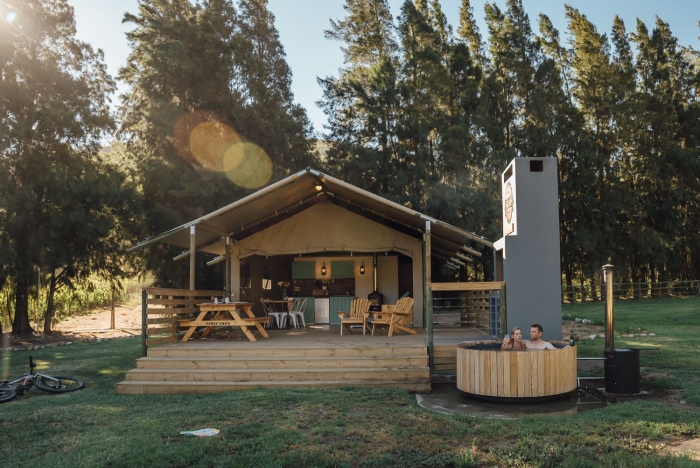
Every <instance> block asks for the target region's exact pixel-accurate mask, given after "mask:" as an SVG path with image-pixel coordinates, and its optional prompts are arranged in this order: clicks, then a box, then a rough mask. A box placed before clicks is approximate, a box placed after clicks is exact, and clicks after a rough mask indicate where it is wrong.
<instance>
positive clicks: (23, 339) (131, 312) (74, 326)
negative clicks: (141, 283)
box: [0, 305, 141, 348]
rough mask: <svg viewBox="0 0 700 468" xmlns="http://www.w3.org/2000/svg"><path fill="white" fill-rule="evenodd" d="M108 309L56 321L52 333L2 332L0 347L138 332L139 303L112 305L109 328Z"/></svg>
mask: <svg viewBox="0 0 700 468" xmlns="http://www.w3.org/2000/svg"><path fill="white" fill-rule="evenodd" d="M111 315H112V311H111V309H97V310H95V311H93V312H92V313H91V314H89V315H76V316H73V317H70V318H68V319H66V320H64V321H62V322H60V323H59V324H58V325H56V327H55V331H54V332H53V333H49V334H44V333H34V334H23V335H12V334H10V333H3V334H2V337H1V338H0V348H17V347H24V348H26V347H28V346H40V345H50V344H58V343H66V342H69V341H71V342H75V341H96V340H98V339H111V338H124V337H129V336H139V335H141V306H140V305H136V306H133V307H116V308H115V309H114V325H115V326H114V329H111V328H110V324H111Z"/></svg>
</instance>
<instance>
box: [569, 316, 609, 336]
mask: <svg viewBox="0 0 700 468" xmlns="http://www.w3.org/2000/svg"><path fill="white" fill-rule="evenodd" d="M561 328H562V330H561V336H562V340H568V339H569V334H570V333H571V331H572V330H573V332H574V336H575V337H576V339H577V340H587V339H588V337H590V336H591V335H596V336H604V335H605V327H601V326H600V325H593V324H590V323H581V322H574V321H573V320H565V321H563V322H562V327H561Z"/></svg>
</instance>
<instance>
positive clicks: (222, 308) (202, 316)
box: [180, 302, 270, 342]
mask: <svg viewBox="0 0 700 468" xmlns="http://www.w3.org/2000/svg"><path fill="white" fill-rule="evenodd" d="M252 306H253V304H251V303H250V302H228V303H214V302H206V303H203V304H199V306H198V307H199V315H198V316H197V318H195V319H194V320H192V319H187V320H180V325H181V326H183V327H189V329H188V330H187V333H185V335H184V336H183V337H182V341H183V342H186V341H187V340H189V339H190V337H191V336H192V334H193V333H194V332H195V331H196V330H197V328H200V327H204V331H203V332H202V338H206V337H207V336H208V335H209V333H211V331H212V330H213V329H214V327H240V329H241V331H242V332H243V333H244V334H245V336H246V337H248V339H249V340H250V341H258V340H256V339H255V336H253V333H252V332H251V330H249V328H248V327H255V328H256V329H257V330H258V331H259V332H260V334H261V335H262V336H263V337H264V338H269V337H270V335H268V334H267V332H266V331H265V328H263V326H262V324H264V323H268V322H269V321H270V317H256V316H255V314H254V313H253V310H252ZM239 310H242V311H244V312H245V313H246V317H241V315H240V313H239ZM227 315H228V317H227Z"/></svg>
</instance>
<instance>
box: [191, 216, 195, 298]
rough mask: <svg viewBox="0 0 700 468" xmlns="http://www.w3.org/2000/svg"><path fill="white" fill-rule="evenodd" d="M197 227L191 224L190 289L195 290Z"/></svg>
mask: <svg viewBox="0 0 700 468" xmlns="http://www.w3.org/2000/svg"><path fill="white" fill-rule="evenodd" d="M195 247H196V244H195V227H194V226H190V290H191V291H194V289H195V288H194V251H195Z"/></svg>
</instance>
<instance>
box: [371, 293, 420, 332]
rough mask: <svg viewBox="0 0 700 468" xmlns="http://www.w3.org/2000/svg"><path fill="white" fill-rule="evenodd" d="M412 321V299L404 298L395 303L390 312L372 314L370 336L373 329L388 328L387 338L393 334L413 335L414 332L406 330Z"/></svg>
mask: <svg viewBox="0 0 700 468" xmlns="http://www.w3.org/2000/svg"><path fill="white" fill-rule="evenodd" d="M412 321H413V298H412V297H404V298H403V299H399V300H398V301H397V302H396V306H395V307H393V310H391V312H374V318H373V319H372V335H374V329H375V327H380V328H388V329H389V336H391V335H393V334H394V332H396V333H401V332H402V331H403V332H406V333H410V334H411V335H415V334H416V331H415V330H412V329H410V328H408V326H409V325H410V324H411V322H412Z"/></svg>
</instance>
